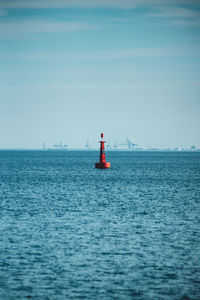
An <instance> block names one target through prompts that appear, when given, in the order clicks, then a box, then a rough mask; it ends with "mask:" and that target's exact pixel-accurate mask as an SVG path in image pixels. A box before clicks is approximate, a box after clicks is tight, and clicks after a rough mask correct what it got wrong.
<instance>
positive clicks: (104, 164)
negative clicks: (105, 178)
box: [95, 133, 110, 169]
mask: <svg viewBox="0 0 200 300" xmlns="http://www.w3.org/2000/svg"><path fill="white" fill-rule="evenodd" d="M103 136H104V135H103V133H101V141H100V142H99V143H100V160H99V162H98V163H96V164H95V168H97V169H107V168H110V163H109V162H106V155H105V147H104V143H106V142H105V141H103Z"/></svg>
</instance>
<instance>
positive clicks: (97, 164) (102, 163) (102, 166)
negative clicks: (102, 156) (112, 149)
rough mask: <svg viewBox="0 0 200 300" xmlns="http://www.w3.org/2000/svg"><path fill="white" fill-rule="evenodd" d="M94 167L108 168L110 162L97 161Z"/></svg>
mask: <svg viewBox="0 0 200 300" xmlns="http://www.w3.org/2000/svg"><path fill="white" fill-rule="evenodd" d="M95 168H97V169H107V168H110V163H109V162H98V163H96V164H95Z"/></svg>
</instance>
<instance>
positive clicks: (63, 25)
mask: <svg viewBox="0 0 200 300" xmlns="http://www.w3.org/2000/svg"><path fill="white" fill-rule="evenodd" d="M94 28H96V26H94V25H90V24H88V23H86V22H58V21H57V22H56V21H55V22H50V21H42V20H37V19H29V20H20V21H12V22H9V23H8V22H1V23H0V36H1V37H9V36H12V37H13V36H18V35H24V34H31V33H47V32H49V33H57V32H74V31H80V30H89V29H94Z"/></svg>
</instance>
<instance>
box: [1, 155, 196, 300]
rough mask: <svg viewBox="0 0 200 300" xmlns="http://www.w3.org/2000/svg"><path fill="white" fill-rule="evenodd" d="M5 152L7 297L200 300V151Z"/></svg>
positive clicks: (3, 254)
mask: <svg viewBox="0 0 200 300" xmlns="http://www.w3.org/2000/svg"><path fill="white" fill-rule="evenodd" d="M107 160H108V161H110V162H111V166H112V168H111V169H110V170H98V169H95V168H94V163H95V162H96V161H98V152H71V151H66V152H62V151H61V152H59V151H56V152H53V151H43V152H42V151H0V299H27V298H31V299H38V300H39V299H42V300H43V299H56V300H57V299H120V300H121V299H153V300H155V299H177V300H179V299H182V300H186V299H200V231H199V229H200V153H164V152H163V153H151V152H146V153H145V152H141V153H139V152H138V153H137V152H107Z"/></svg>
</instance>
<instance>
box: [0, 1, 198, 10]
mask: <svg viewBox="0 0 200 300" xmlns="http://www.w3.org/2000/svg"><path fill="white" fill-rule="evenodd" d="M170 3H171V4H173V5H174V4H176V3H180V4H192V3H194V4H199V0H9V1H8V0H1V3H0V7H1V8H5V9H24V8H26V9H33V8H68V7H86V8H100V7H113V8H121V9H133V8H135V7H138V6H143V5H148V6H149V5H152V4H157V5H158V4H159V5H163V4H164V5H168V4H170Z"/></svg>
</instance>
